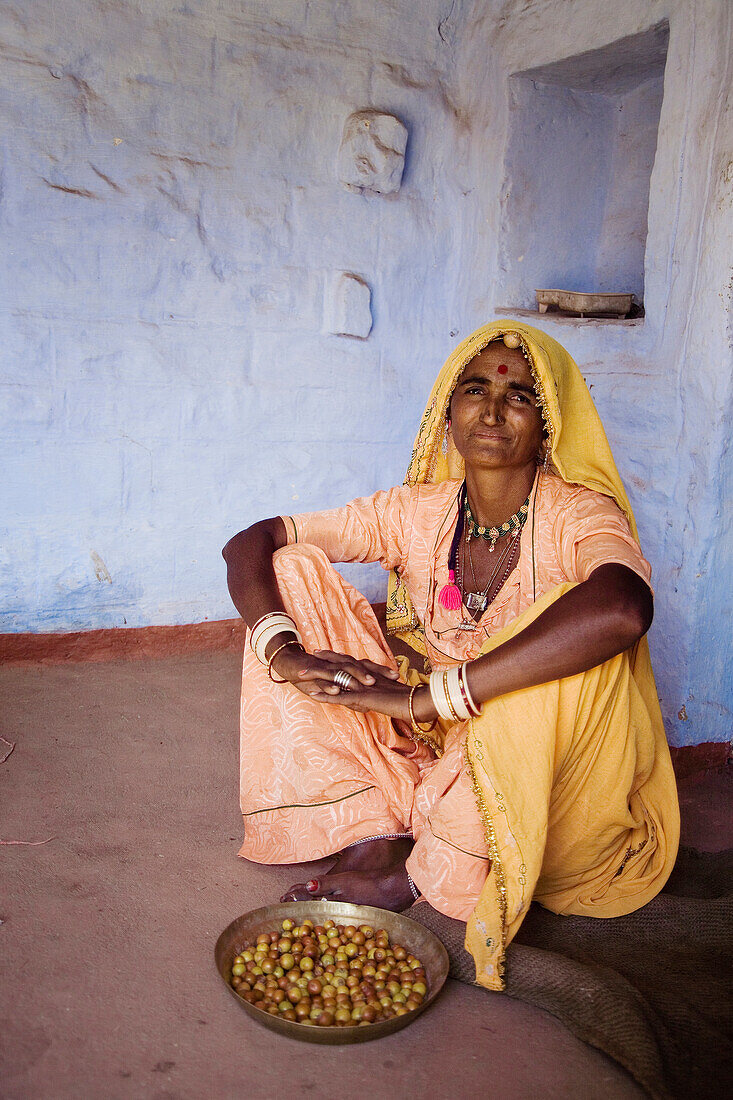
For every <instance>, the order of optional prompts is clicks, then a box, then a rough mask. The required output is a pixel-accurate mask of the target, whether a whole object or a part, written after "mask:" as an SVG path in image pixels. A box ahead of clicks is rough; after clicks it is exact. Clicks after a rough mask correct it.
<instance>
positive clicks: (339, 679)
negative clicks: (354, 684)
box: [333, 668, 354, 691]
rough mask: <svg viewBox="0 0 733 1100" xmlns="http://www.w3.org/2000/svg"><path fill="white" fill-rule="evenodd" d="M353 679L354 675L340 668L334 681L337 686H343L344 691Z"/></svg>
mask: <svg viewBox="0 0 733 1100" xmlns="http://www.w3.org/2000/svg"><path fill="white" fill-rule="evenodd" d="M353 679H354V677H353V676H350V675H349V673H348V672H344V670H343V669H342V668H340V669H339V670H338V672H337V673H336V675H335V676H334V678H333V682H334V684H336V687H340V688H343V689H344V691H346V690H347V689H348V687H349V684H350V683H351V681H352V680H353Z"/></svg>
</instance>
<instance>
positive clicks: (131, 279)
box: [0, 0, 733, 744]
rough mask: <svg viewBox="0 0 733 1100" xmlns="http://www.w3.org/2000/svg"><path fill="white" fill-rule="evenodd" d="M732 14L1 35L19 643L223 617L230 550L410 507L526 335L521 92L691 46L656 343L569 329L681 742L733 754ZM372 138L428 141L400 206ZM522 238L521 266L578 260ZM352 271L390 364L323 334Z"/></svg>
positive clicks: (14, 31)
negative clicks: (414, 466) (618, 53)
mask: <svg viewBox="0 0 733 1100" xmlns="http://www.w3.org/2000/svg"><path fill="white" fill-rule="evenodd" d="M731 12H732V9H731V8H730V7H729V5H721V4H719V3H717V2H716V0H695V2H694V3H692V4H690V3H689V2H688V0H669V2H665V3H664V4H662V3H659V2H658V0H648V2H647V3H645V4H643V5H639V4H638V0H633V2H632V0H619V2H618V3H616V4H614V5H608V3H607V2H605V0H566V2H564V3H563V4H557V3H552V4H548V3H546V2H545V0H523V2H521V3H520V2H519V0H517V2H513V0H510V2H502V3H499V2H498V0H496V2H487V0H480V2H479V0H476V2H475V3H474V2H471V0H463V2H461V0H456V2H453V0H422V2H421V4H420V5H419V17H418V15H417V13H416V9H415V5H414V4H413V3H412V2H410V0H381V2H380V3H378V4H375V3H373V2H372V0H341V2H339V3H337V4H334V3H331V2H330V0H268V2H267V3H265V2H264V0H231V2H229V3H220V2H219V0H195V2H193V0H192V2H188V3H185V4H184V3H181V2H180V0H158V2H157V3H156V4H154V5H153V4H133V3H128V2H126V0H54V2H51V0H33V2H31V0H15V2H10V3H8V4H5V5H3V7H2V9H0V37H1V38H2V40H3V42H4V43H5V45H4V47H3V65H2V68H0V84H1V86H2V123H1V124H0V125H1V126H2V129H1V131H0V135H1V139H2V140H1V143H0V230H1V231H2V238H3V262H2V278H3V283H2V291H1V294H0V340H1V341H2V347H3V353H4V354H3V356H2V369H1V372H0V401H2V406H3V413H2V430H1V440H2V441H1V442H0V461H1V462H2V471H3V477H2V479H0V480H1V483H2V484H1V487H0V524H1V525H2V538H1V539H0V592H1V593H2V614H1V616H0V630H4V631H23V630H31V631H46V630H72V629H83V628H92V627H100V626H125V625H127V626H141V625H147V624H151V623H180V622H192V621H200V620H203V619H206V618H208V619H216V618H224V617H228V616H230V615H231V614H232V609H231V605H230V603H229V600H228V596H227V594H226V590H225V586H224V575H223V565H222V562H221V559H220V556H219V551H220V547H221V545H222V544H223V542H224V541H225V540H226V539H227V538H228V537H229V536H230V535H231V534H232V532H233V531H235V530H237V529H238V528H240V527H243V526H245V525H247V524H248V523H250V522H253V521H254V520H255V519H258V518H260V517H262V516H263V515H270V514H277V513H279V512H283V511H285V512H287V511H296V510H306V509H309V508H317V507H320V506H325V505H327V504H333V503H336V502H339V501H343V500H344V499H347V498H349V497H351V496H354V495H356V494H358V493H366V492H370V491H372V490H373V489H375V488H377V487H380V486H387V485H390V484H394V483H397V482H399V481H401V479H402V476H403V473H404V469H405V467H406V463H407V460H408V456H409V450H410V445H411V442H412V438H413V436H414V432H415V429H416V426H417V421H418V418H419V415H420V412H421V410H422V407H423V403H424V399H425V396H426V393H427V391H428V388H429V386H430V383H431V382H432V379H433V377H434V375H435V373H436V370H437V368H438V367H439V365H440V363H441V362H442V360H443V359H444V357H445V355H446V354H447V352H448V351H449V350H450V348H451V347H452V346H453V345H454V344H455V343H456V341H457V339H460V338H461V337H462V336H463V335H465V334H466V333H467V332H468V331H469V330H470V329H471V328H473V327H474V326H475V325H477V324H479V323H481V322H483V321H485V320H486V319H490V318H491V317H493V316H496V311H497V310H498V309H500V308H501V307H507V306H509V307H511V306H516V305H517V304H518V303H517V301H507V300H506V298H505V297H504V292H505V291H506V292H507V293H508V292H509V289H510V288H509V283H508V282H507V279H506V277H505V274H506V273H505V266H503V265H504V257H505V256H506V254H507V242H508V241H511V240H512V239H515V240H516V238H517V226H516V223H514V224H507V219H508V218H509V217H510V207H511V204H510V203H509V202H508V195H509V193H510V187H511V184H512V178H511V176H512V160H511V156H509V157H508V156H507V150H509V149H511V147H512V140H513V139H516V133H515V132H513V131H512V126H513V124H514V123H513V118H512V111H511V101H510V94H509V86H510V80H509V78H510V77H511V75H512V74H513V73H518V72H524V71H526V70H527V69H528V68H531V67H533V66H546V65H551V64H553V63H554V62H555V61H557V60H559V59H562V58H564V57H566V56H567V55H568V54H569V53H581V52H583V51H584V50H590V49H596V48H598V47H601V46H605V45H606V44H607V43H611V42H614V41H615V40H616V39H618V38H619V37H622V36H623V35H634V34H637V33H640V32H642V31H644V30H645V29H646V28H648V27H650V26H652V25H653V24H655V23H657V22H659V21H661V20H662V19H664V18H668V19H669V24H670V41H669V57H668V62H667V68H666V72H665V78H664V97H663V101H662V108H661V116H660V124H659V140H658V145H657V151H656V158H655V161H654V168H653V172H652V180H651V194H650V207H649V227H648V228H649V233H648V238H647V244H646V252H645V270H644V293H645V301H646V306H647V316H646V319H645V320H644V322H643V323H637V324H631V325H626V326H615V327H614V326H609V325H602V324H598V323H593V322H590V323H582V324H572V323H571V324H565V325H561V324H560V323H559V322H557V321H555V322H552V321H550V320H548V321H546V322H544V323H545V324H546V327H547V328H548V330H549V331H551V332H552V333H553V334H554V335H556V336H557V337H558V338H559V339H560V340H561V341H562V342H564V343H565V344H566V345H567V346H568V347H569V349H570V350H571V352H572V353H573V354H574V355H575V356H576V358H577V360H578V362H579V363H580V364H581V367H582V369H583V371H584V373H585V374H586V377H587V378H588V381H589V383H590V384H591V385H592V387H593V390H592V392H593V394H594V396H595V397H596V400H597V402H598V405H599V409H600V411H601V414H602V416H603V417H604V420H605V422H606V425H607V428H608V432H609V436H610V438H611V441H612V444H613V446H614V449H615V453H616V455H617V459H618V464H619V467H620V469H621V471H622V474H623V476H624V477H625V479H626V482H627V485H628V488H629V490H630V493H631V495H632V498H633V502H634V505H635V508H636V511H637V516H638V519H639V524H640V528H641V532H642V538H643V543H644V548H645V551H646V553H647V556H648V557H649V558H650V560H651V561H652V565H653V567H654V571H655V585H656V589H657V618H656V622H655V625H654V627H653V632H652V639H651V640H652V648H653V653H654V658H655V668H656V671H657V676H658V680H659V684H660V694H661V697H662V702H663V707H664V711H665V718H666V721H667V726H668V732H669V735H670V739H671V740H672V742H673V743H675V744H685V743H695V742H701V741H708V740H725V739H727V738H728V737H729V736H730V727H731V723H730V713H731V709H732V703H731V687H730V685H731V682H732V681H733V675H731V672H732V671H733V670H731V669H730V665H729V664H726V661H727V660H729V658H728V656H727V654H728V651H729V645H728V644H727V641H728V640H729V637H730V619H729V615H730V597H729V594H728V581H727V580H726V579H725V578H726V577H729V576H730V564H731V563H730V550H729V547H730V539H729V537H728V542H727V543H726V542H725V541H724V536H725V535H726V534H727V535H728V536H729V535H730V528H729V525H730V520H729V518H728V519H723V518H722V517H723V505H724V503H725V502H726V501H727V500H729V498H730V484H731V481H732V480H733V478H731V466H730V452H729V450H727V438H728V435H727V433H728V426H729V424H730V411H731V410H730V404H731V387H730V344H729V337H730V324H731V295H730V283H729V275H728V273H727V272H728V264H729V256H730V253H731V247H730V245H731V241H730V225H731V181H732V180H733V168H732V167H731V163H730V152H729V149H728V145H727V138H726V135H727V134H729V132H730V115H729V113H727V109H726V93H727V89H728V88H729V87H730V86H731V84H733V80H731V73H730V64H731V61H730V59H731V56H733V51H732V50H731V27H730V20H731ZM365 107H373V108H377V109H380V110H384V111H389V112H392V113H394V114H396V115H397V116H398V117H400V118H401V119H402V120H403V122H404V123H405V124H406V126H407V127H408V130H409V135H410V136H409V142H408V148H407V160H406V167H405V173H404V178H403V184H402V189H401V190H400V191H399V193H397V194H396V195H391V196H386V197H379V196H376V195H359V194H353V193H350V192H348V191H347V190H345V189H344V188H343V187H342V186H341V185H340V184H339V183H338V181H337V179H336V170H335V166H336V155H337V150H338V146H339V141H340V138H341V132H342V128H343V123H344V120H345V119H346V117H347V116H348V115H349V114H350V113H351V112H352V111H354V110H359V109H361V108H365ZM523 216H524V217H526V221H527V225H526V251H527V254H528V255H529V254H531V251H532V249H533V248H538V247H542V248H543V249H546V248H547V247H548V244H549V246H550V247H551V245H552V226H550V227H548V226H547V225H544V226H541V225H540V223H539V222H537V223H535V222H534V221H533V210H532V204H531V203H530V204H528V206H527V208H526V209H525V210H524V215H523ZM512 234H514V237H513V238H512ZM540 234H541V236H540ZM604 247H605V248H608V241H606V243H605V245H604ZM337 271H352V272H354V273H356V274H357V275H359V276H361V277H362V278H364V279H365V280H366V281H367V282H368V283H369V284H370V286H371V288H372V308H373V314H374V327H373V329H372V332H371V335H370V336H369V338H368V339H367V340H357V339H349V338H343V337H336V336H330V335H327V334H324V332H323V327H324V294H325V293H326V288H327V287H328V286H329V285H330V283H331V281H332V278H333V275H334V272H337ZM726 494H727V495H726ZM726 525H727V526H726ZM726 547H727V549H726ZM726 570H727V572H726ZM352 576H354V577H355V579H358V580H359V581H360V582H361V583H362V584H363V585H364V587H365V590H366V591H367V594H368V595H369V596H370V597H372V598H376V597H377V596H378V594H379V593H380V592H381V591H382V585H383V578H382V576H381V573H380V572H379V571H377V573H376V574H375V572H374V571H373V570H357V571H355V572H354V573H352Z"/></svg>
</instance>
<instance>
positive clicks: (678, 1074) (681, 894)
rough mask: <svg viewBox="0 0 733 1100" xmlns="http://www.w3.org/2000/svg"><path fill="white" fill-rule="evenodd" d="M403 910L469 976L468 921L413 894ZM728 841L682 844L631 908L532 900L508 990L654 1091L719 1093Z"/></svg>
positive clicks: (729, 898)
mask: <svg viewBox="0 0 733 1100" xmlns="http://www.w3.org/2000/svg"><path fill="white" fill-rule="evenodd" d="M408 915H409V916H410V917H412V918H413V920H416V921H419V922H420V923H421V924H423V925H425V927H427V928H429V929H430V930H431V931H432V932H434V933H435V934H436V935H437V936H438V937H439V938H440V939H441V940H442V941H443V943H444V944H445V946H446V949H447V951H448V954H449V956H450V960H451V976H452V977H454V978H457V979H458V980H459V981H462V982H468V983H471V984H473V983H474V979H475V969H474V964H473V959H472V958H471V956H470V955H469V954H468V952H467V951H466V950H465V948H464V946H463V941H464V936H465V925H464V924H463V923H462V922H460V921H456V920H451V919H450V918H449V917H444V916H443V915H442V914H440V913H437V912H436V911H435V910H434V909H432V908H431V906H430V905H428V903H427V902H417V903H416V904H415V905H413V906H412V908H411V909H410V910H409V913H408ZM732 962H733V850H731V851H728V852H712V853H709V852H706V853H698V852H694V851H692V850H691V849H681V850H680V854H679V858H678V860H677V864H676V866H675V869H674V872H673V874H672V876H671V877H670V880H669V882H668V883H667V886H666V887H665V889H664V890H663V891H662V893H661V894H659V896H658V897H656V898H655V899H654V900H653V901H651V902H650V903H649V904H648V905H646V906H644V908H643V909H641V910H639V912H637V913H632V914H631V915H630V916H627V917H615V918H612V919H608V920H598V919H594V918H591V917H558V916H555V915H554V914H553V913H550V912H548V911H547V910H546V909H543V908H542V907H541V906H539V905H537V904H534V905H532V907H531V909H530V911H529V913H528V914H527V918H526V920H525V921H524V923H523V924H522V927H521V928H520V931H519V934H518V936H517V938H516V940H515V941H514V942H513V943H512V944H511V945H510V947H509V949H508V951H507V971H506V992H507V994H508V995H509V996H511V997H517V998H519V999H520V1000H522V1001H527V1002H528V1003H529V1004H533V1005H536V1006H537V1007H538V1008H543V1009H545V1010H546V1011H547V1012H551V1013H552V1015H553V1016H557V1017H558V1018H559V1019H560V1020H562V1021H563V1023H564V1024H565V1025H566V1027H568V1028H569V1029H570V1031H572V1032H573V1033H574V1034H575V1035H577V1036H578V1038H579V1039H582V1040H583V1041H584V1042H586V1043H589V1044H590V1045H591V1046H594V1047H598V1048H599V1049H600V1050H602V1051H605V1053H606V1054H608V1055H610V1057H611V1058H613V1059H615V1061H617V1062H618V1063H620V1065H622V1066H623V1067H624V1068H625V1069H626V1070H628V1071H629V1073H631V1075H632V1076H633V1077H634V1078H635V1079H636V1081H638V1083H639V1084H640V1085H641V1086H642V1088H644V1089H645V1090H646V1091H647V1093H648V1094H649V1095H650V1096H651V1097H653V1098H654V1100H670V1098H679V1100H682V1098H684V1100H688V1098H690V1097H695V1100H719V1098H720V1097H721V1096H723V1095H724V1094H725V1091H726V1087H727V1086H726V1085H725V1082H726V1080H727V1081H728V1082H729V1083H730V1081H731V1080H732V1079H733V1078H732V1077H731V1070H732V1069H733V1035H732V1034H731V1015H732V1014H731V1002H732V997H731V990H732V989H733V981H732V979H733V973H732V970H733V966H732Z"/></svg>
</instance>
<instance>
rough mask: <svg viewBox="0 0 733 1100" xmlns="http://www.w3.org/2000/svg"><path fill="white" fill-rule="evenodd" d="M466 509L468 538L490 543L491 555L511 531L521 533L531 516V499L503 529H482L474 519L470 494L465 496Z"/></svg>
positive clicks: (511, 517)
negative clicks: (497, 544) (469, 500)
mask: <svg viewBox="0 0 733 1100" xmlns="http://www.w3.org/2000/svg"><path fill="white" fill-rule="evenodd" d="M464 508H465V510H466V538H467V539H468V538H481V539H484V540H485V541H486V542H488V543H489V544H490V545H489V553H490V554H493V552H494V547H495V546H496V543H497V541H498V540H499V539H500V538H503V537H504V535H508V534H509V532H510V531H521V530H522V528H523V527H524V524H525V523H526V521H527V516H528V515H529V497H527V499H526V500H525V502H524V504H523V505H522V507H521V508H520V509H519V510H518V511H517V512H515V513H514V515H513V516H510V517H509V519H508V520H506V521H505V522H504V523H502V525H501V527H481V526H480V525H479V524H478V523H476V520H475V519H474V518H473V514H472V512H471V505H470V504H469V503H468V493H466V495H465V503H464Z"/></svg>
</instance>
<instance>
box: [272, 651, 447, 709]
mask: <svg viewBox="0 0 733 1100" xmlns="http://www.w3.org/2000/svg"><path fill="white" fill-rule="evenodd" d="M272 667H273V669H274V671H275V672H276V673H277V674H278V676H281V677H283V678H284V679H285V680H287V681H288V682H289V683H291V684H292V685H293V687H295V688H297V689H298V691H302V692H303V694H304V695H309V696H310V698H311V699H314V700H315V701H316V702H318V703H336V704H338V705H340V706H344V707H348V708H349V709H350V710H356V711H361V712H366V711H378V712H379V713H380V714H386V715H388V716H389V717H390V718H397V719H400V720H402V721H404V722H409V721H410V712H409V698H410V691H411V689H410V687H409V686H408V685H407V684H405V683H403V682H402V681H401V680H400V678H399V672H398V671H397V669H395V668H391V667H390V666H389V665H380V664H377V662H376V661H367V660H357V658H355V657H350V656H349V655H348V654H346V653H334V652H332V651H331V650H328V649H319V650H317V651H316V652H315V653H306V652H304V651H303V650H301V649H297V648H296V647H295V646H288V647H287V648H286V649H283V650H282V652H281V653H278V655H277V657H276V658H275V660H274V661H273V666H272ZM339 674H341V675H339ZM347 677H348V679H347ZM339 681H340V683H339ZM421 694H425V695H426V696H427V699H426V702H427V704H428V705H427V708H426V709H429V707H430V703H429V693H428V692H425V693H421Z"/></svg>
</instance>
